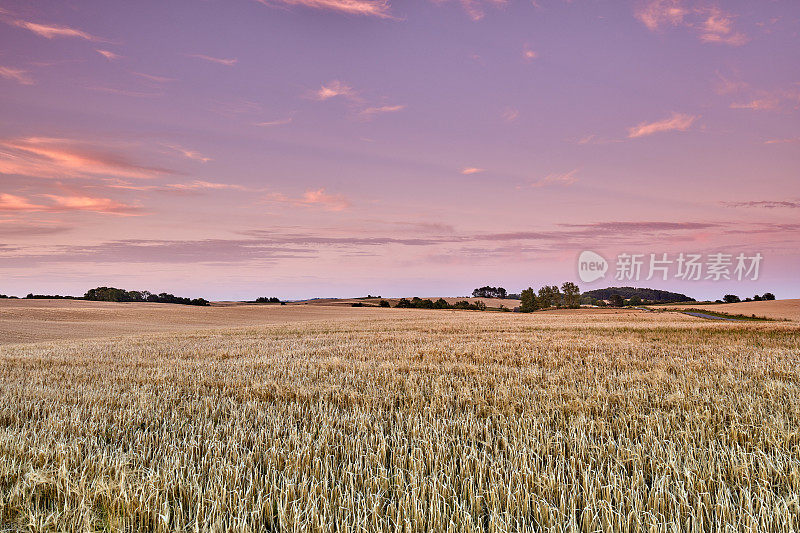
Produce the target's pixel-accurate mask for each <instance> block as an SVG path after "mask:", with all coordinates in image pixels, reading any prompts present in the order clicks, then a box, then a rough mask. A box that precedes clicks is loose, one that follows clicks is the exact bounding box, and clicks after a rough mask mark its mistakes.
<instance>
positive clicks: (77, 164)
mask: <svg viewBox="0 0 800 533" xmlns="http://www.w3.org/2000/svg"><path fill="white" fill-rule="evenodd" d="M173 173H174V172H172V171H169V170H167V169H164V168H159V167H153V166H147V165H141V164H138V163H135V162H133V161H131V160H129V159H128V158H127V157H126V156H125V155H123V154H120V153H114V152H113V151H111V150H110V149H109V148H108V147H105V146H102V145H97V144H94V143H87V142H82V141H76V140H72V139H58V138H49V137H26V138H20V139H2V140H0V174H17V175H21V176H32V177H39V178H53V179H60V178H87V177H103V178H109V177H113V178H153V177H157V176H160V175H164V174H173Z"/></svg>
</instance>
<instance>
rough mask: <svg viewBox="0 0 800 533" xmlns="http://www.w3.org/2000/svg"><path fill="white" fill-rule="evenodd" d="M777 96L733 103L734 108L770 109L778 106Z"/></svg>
mask: <svg viewBox="0 0 800 533" xmlns="http://www.w3.org/2000/svg"><path fill="white" fill-rule="evenodd" d="M778 104H779V101H778V99H777V98H756V99H755V100H751V101H749V102H739V103H733V104H731V108H732V109H750V110H752V111H769V110H772V109H776V108H777V107H778Z"/></svg>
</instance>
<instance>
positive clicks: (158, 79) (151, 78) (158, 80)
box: [131, 72, 175, 83]
mask: <svg viewBox="0 0 800 533" xmlns="http://www.w3.org/2000/svg"><path fill="white" fill-rule="evenodd" d="M131 74H133V75H134V76H139V77H140V78H144V79H146V80H149V81H154V82H156V83H169V82H171V81H175V78H167V77H166V76H155V75H153V74H145V73H144V72H131Z"/></svg>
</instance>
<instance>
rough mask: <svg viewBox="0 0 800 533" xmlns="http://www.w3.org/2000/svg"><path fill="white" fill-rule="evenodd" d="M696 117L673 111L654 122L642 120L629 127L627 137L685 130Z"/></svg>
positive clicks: (633, 137)
mask: <svg viewBox="0 0 800 533" xmlns="http://www.w3.org/2000/svg"><path fill="white" fill-rule="evenodd" d="M697 118H698V117H696V116H694V115H687V114H685V113H673V114H672V116H670V117H669V118H665V119H663V120H658V121H656V122H642V123H640V124H639V125H637V126H633V127H632V128H629V129H628V138H630V139H636V138H638V137H647V136H648V135H653V134H655V133H664V132H667V131H687V130H688V129H689V128H691V127H692V124H694V121H695V120H697Z"/></svg>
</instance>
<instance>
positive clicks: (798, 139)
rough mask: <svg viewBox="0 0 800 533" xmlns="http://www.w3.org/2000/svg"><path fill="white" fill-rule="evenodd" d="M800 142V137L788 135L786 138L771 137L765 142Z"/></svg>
mask: <svg viewBox="0 0 800 533" xmlns="http://www.w3.org/2000/svg"><path fill="white" fill-rule="evenodd" d="M790 143H800V137H787V138H785V139H769V140H767V141H764V144H790Z"/></svg>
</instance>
